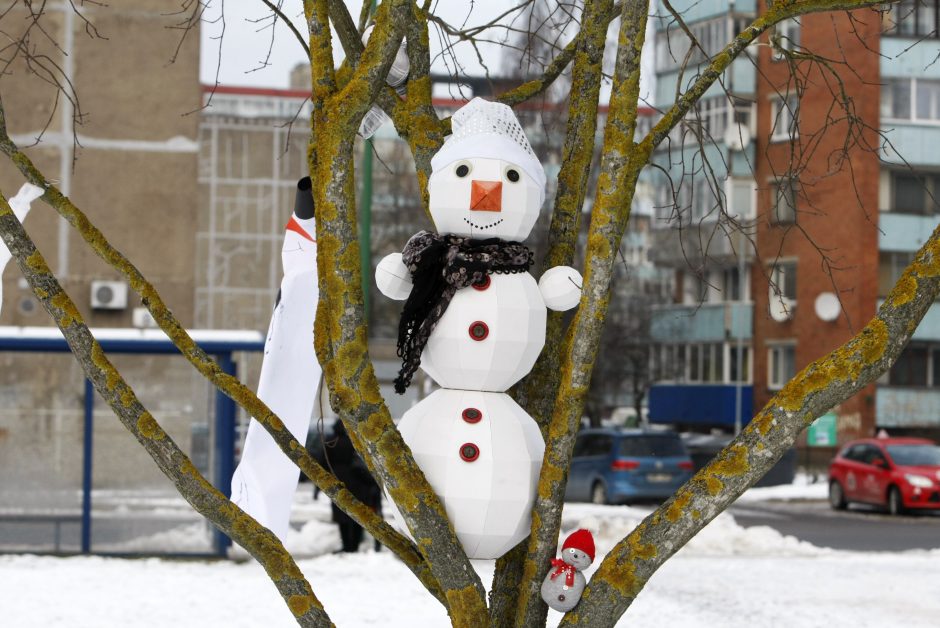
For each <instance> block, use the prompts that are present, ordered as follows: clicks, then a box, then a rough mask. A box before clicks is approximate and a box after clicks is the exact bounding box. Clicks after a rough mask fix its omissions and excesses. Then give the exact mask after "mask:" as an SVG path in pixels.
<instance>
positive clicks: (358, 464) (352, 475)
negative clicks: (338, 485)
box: [311, 419, 382, 552]
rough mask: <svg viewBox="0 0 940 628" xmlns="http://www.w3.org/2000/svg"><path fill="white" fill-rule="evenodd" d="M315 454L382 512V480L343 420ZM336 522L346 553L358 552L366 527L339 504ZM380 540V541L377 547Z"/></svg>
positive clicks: (360, 499)
mask: <svg viewBox="0 0 940 628" xmlns="http://www.w3.org/2000/svg"><path fill="white" fill-rule="evenodd" d="M311 455H313V457H314V458H315V459H316V460H317V461H318V462H319V463H320V464H321V465H323V466H324V467H325V468H327V469H328V470H331V471H332V472H333V475H335V476H336V479H338V480H339V481H340V482H342V483H343V484H345V485H346V488H347V489H348V490H349V492H351V493H352V494H353V495H354V496H355V497H356V499H358V500H359V501H361V502H362V503H364V504H365V505H367V506H369V507H370V508H372V509H373V510H375V511H376V512H379V513H381V504H382V492H381V490H380V489H379V485H378V483H377V482H376V481H375V479H374V478H373V477H372V475H371V474H370V473H369V469H368V468H367V467H366V464H365V462H363V460H362V458H361V457H360V456H359V454H358V453H356V450H355V448H353V444H352V441H351V440H350V439H349V434H347V433H346V427H345V426H344V425H343V422H342V421H340V420H339V419H337V420H336V422H335V423H334V424H333V432H332V434H331V435H330V437H328V438H327V439H325V440H324V442H323V446H322V447H320V448H319V450H318V451H313V452H311ZM331 506H332V509H333V521H334V522H335V523H336V525H337V526H338V527H339V535H340V539H341V540H342V543H343V549H342V551H343V552H357V551H359V545H360V544H361V543H362V539H363V529H362V526H360V525H359V524H358V523H356V521H355V520H353V518H352V517H350V516H349V515H347V514H346V513H345V512H343V511H342V510H340V509H339V508H338V507H337V506H336V504H335V503H333V504H331ZM378 548H379V543H378V542H376V550H378Z"/></svg>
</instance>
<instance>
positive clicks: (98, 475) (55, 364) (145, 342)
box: [0, 327, 264, 555]
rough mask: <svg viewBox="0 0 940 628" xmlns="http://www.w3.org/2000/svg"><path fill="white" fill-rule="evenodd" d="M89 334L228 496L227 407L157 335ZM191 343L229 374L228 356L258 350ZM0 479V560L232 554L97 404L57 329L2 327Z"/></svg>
mask: <svg viewBox="0 0 940 628" xmlns="http://www.w3.org/2000/svg"><path fill="white" fill-rule="evenodd" d="M92 332H93V333H94V335H95V337H96V338H97V339H98V341H99V342H100V343H101V345H102V348H103V349H104V351H105V352H106V353H107V354H108V355H109V358H110V359H111V360H112V361H113V362H114V363H115V365H116V366H117V368H118V370H119V371H120V372H121V373H122V374H123V375H124V376H125V378H126V379H127V381H128V383H129V384H130V385H131V386H132V387H133V388H134V390H135V392H136V393H137V395H138V397H139V398H140V400H141V402H142V403H143V404H144V406H145V407H147V409H148V410H150V412H151V413H153V415H154V416H155V417H156V418H157V420H158V421H159V422H160V424H161V425H162V426H163V427H164V429H165V430H166V431H167V433H168V434H169V435H170V436H171V437H172V438H173V439H174V441H175V442H176V443H177V444H178V445H179V446H180V448H181V449H183V451H185V452H186V453H187V454H188V455H189V456H190V457H191V458H192V461H193V463H194V464H195V466H196V467H197V468H198V469H199V470H200V471H201V472H203V474H205V475H206V476H207V477H208V478H209V479H210V480H211V481H212V483H213V484H214V485H215V486H216V487H217V488H218V489H219V490H221V491H222V492H224V493H225V494H226V495H228V493H229V481H230V478H231V475H232V470H233V468H234V457H235V448H236V438H237V436H236V434H237V429H236V426H237V423H238V422H237V421H236V415H237V413H236V406H235V403H234V402H233V401H231V400H230V399H229V398H227V397H226V396H224V395H223V394H221V393H219V392H217V391H216V390H215V389H214V387H212V386H211V384H209V383H208V382H207V381H206V380H205V379H204V378H202V376H201V375H199V374H198V373H197V372H196V371H195V370H194V369H193V368H192V366H191V365H189V363H188V362H186V360H185V359H184V358H183V357H182V356H181V355H179V353H178V351H177V350H176V348H175V347H174V346H173V344H172V343H171V342H170V341H169V339H168V338H167V337H166V336H165V335H164V334H163V332H162V331H160V330H138V329H94V330H92ZM190 335H191V336H192V337H193V338H194V340H195V341H196V342H197V343H198V344H199V345H200V346H201V347H202V348H203V349H204V350H205V351H206V353H208V354H209V355H211V356H213V358H214V359H215V360H216V361H217V362H218V364H219V365H220V366H221V368H222V369H223V370H224V371H225V372H227V373H230V374H233V375H237V374H238V373H237V371H238V370H239V368H238V363H237V362H236V357H238V358H239V359H240V360H242V361H243V362H244V361H248V360H250V359H251V358H252V354H254V356H255V360H256V361H257V357H258V354H259V353H260V352H261V351H263V349H264V336H263V335H262V334H261V333H258V332H242V331H236V332H230V331H214V330H212V331H192V332H190ZM242 370H244V368H243V369H242ZM243 419H245V420H246V418H245V417H243ZM243 422H244V421H243ZM0 478H2V479H0V552H24V551H25V552H53V553H65V554H68V553H96V554H186V555H224V554H225V552H226V549H227V547H228V545H229V541H228V539H227V538H225V537H224V536H223V535H222V534H221V533H218V532H217V531H215V530H214V528H212V527H211V526H210V525H209V524H208V523H207V522H206V521H205V520H204V519H203V518H202V517H201V516H199V515H198V513H196V512H195V511H193V510H192V508H191V507H190V506H189V505H188V504H187V503H186V502H185V501H184V500H183V499H182V497H180V495H179V494H178V493H177V491H176V489H175V488H174V487H173V485H172V484H171V483H170V481H169V480H168V479H167V478H166V477H165V476H163V475H162V474H161V473H160V472H159V470H158V469H157V467H156V465H155V464H154V463H153V461H152V460H151V459H150V457H149V456H148V455H147V453H146V452H145V451H144V449H143V448H142V447H140V445H139V444H138V443H136V441H134V439H133V437H132V436H131V435H130V433H128V432H127V430H126V429H125V428H124V427H123V426H122V425H121V424H120V422H119V421H118V420H117V418H116V417H114V415H113V413H112V412H111V410H110V408H109V407H108V406H107V405H106V404H105V403H104V402H103V401H102V400H101V399H100V398H98V396H97V395H96V394H95V391H94V389H93V387H92V385H91V382H89V381H87V380H86V379H85V378H84V375H83V373H82V371H81V369H80V367H79V366H78V364H77V362H76V361H75V359H74V358H73V356H72V355H70V354H69V349H68V346H67V345H66V343H65V340H64V338H63V337H62V336H61V334H60V333H59V331H58V329H56V328H23V327H0Z"/></svg>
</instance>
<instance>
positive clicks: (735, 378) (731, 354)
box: [727, 342, 751, 384]
mask: <svg viewBox="0 0 940 628" xmlns="http://www.w3.org/2000/svg"><path fill="white" fill-rule="evenodd" d="M727 346H728V358H729V359H728V381H729V383H732V384H735V383H737V382H739V381H740V382H741V383H742V384H750V383H751V348H750V347H741V364H742V367H743V368H741V369H738V347H737V345H736V344H735V343H733V342H731V343H728V345H727Z"/></svg>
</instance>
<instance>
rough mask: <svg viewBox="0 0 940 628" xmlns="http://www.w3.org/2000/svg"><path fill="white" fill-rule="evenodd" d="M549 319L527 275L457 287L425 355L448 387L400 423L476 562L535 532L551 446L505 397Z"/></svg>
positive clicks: (533, 355) (528, 365)
mask: <svg viewBox="0 0 940 628" xmlns="http://www.w3.org/2000/svg"><path fill="white" fill-rule="evenodd" d="M545 313H546V309H545V303H544V301H543V300H542V294H541V292H539V288H538V284H536V282H535V279H533V278H532V275H530V274H529V273H515V274H505V275H503V274H493V275H488V276H487V278H486V280H485V281H484V282H482V283H480V284H477V285H474V286H470V287H469V288H463V289H460V290H458V291H457V292H456V294H455V295H454V298H453V300H452V301H451V302H450V305H449V306H448V308H447V311H446V312H445V313H444V315H443V316H442V317H441V319H440V321H438V323H437V326H436V327H435V328H434V331H433V332H432V333H431V336H430V338H429V339H428V343H427V345H426V347H425V349H424V352H423V353H422V355H421V368H422V369H424V371H425V372H427V373H428V375H430V376H431V377H432V378H433V379H434V380H435V381H436V382H437V383H438V384H440V385H441V386H443V388H442V389H440V390H437V391H435V392H433V393H432V394H431V395H429V396H428V397H427V398H425V399H423V400H422V401H421V402H420V403H418V404H417V405H416V406H415V407H413V408H411V409H410V410H409V411H408V412H406V413H405V415H404V416H403V417H402V420H401V422H400V423H399V424H398V428H399V430H400V431H401V435H402V438H404V440H405V442H406V443H408V446H409V447H410V448H411V451H412V453H413V454H414V457H415V461H416V462H417V463H418V466H420V467H421V469H422V470H423V471H424V474H425V476H426V477H427V479H428V482H430V484H431V487H432V488H433V489H434V492H435V493H437V494H438V495H439V496H440V498H441V500H442V501H443V502H444V504H445V506H446V508H447V515H448V517H449V518H450V520H451V521H452V522H454V527H455V531H456V533H457V537H458V538H459V539H460V542H461V544H463V547H464V550H465V551H466V552H467V555H468V556H470V557H471V558H497V557H499V556H502V555H503V554H504V553H506V552H507V551H508V550H510V549H511V548H512V547H513V546H515V545H516V544H517V543H518V542H519V541H521V540H522V539H524V538H525V537H526V536H528V534H529V527H530V525H531V514H530V513H531V510H532V498H533V496H534V495H535V490H536V487H537V485H538V479H539V469H540V467H541V464H542V456H543V454H544V451H545V443H544V442H543V440H542V434H541V432H540V431H539V428H538V425H537V424H536V423H535V421H534V420H533V419H532V417H530V416H529V415H528V414H527V413H526V412H525V410H523V409H522V408H521V407H520V406H519V405H518V404H517V403H516V402H515V401H513V400H512V398H511V397H510V396H509V395H507V394H505V391H506V390H507V389H508V388H509V387H510V386H512V385H513V384H515V383H516V382H517V381H519V380H520V379H521V378H522V377H524V376H525V375H526V374H527V373H528V372H529V371H530V370H532V366H533V365H534V364H535V360H536V359H537V358H538V356H539V353H540V352H541V351H542V347H543V346H544V344H545Z"/></svg>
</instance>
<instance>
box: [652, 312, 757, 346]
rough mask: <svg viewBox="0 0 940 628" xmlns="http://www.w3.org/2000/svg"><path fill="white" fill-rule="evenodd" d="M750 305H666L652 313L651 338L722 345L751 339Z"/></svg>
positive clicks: (672, 341)
mask: <svg viewBox="0 0 940 628" xmlns="http://www.w3.org/2000/svg"><path fill="white" fill-rule="evenodd" d="M753 316H754V305H753V304H752V303H715V304H709V303H705V304H702V305H667V306H662V307H658V308H656V309H654V310H653V315H652V319H651V320H650V336H651V337H652V338H653V340H654V341H655V342H670V343H684V342H724V341H726V340H734V339H737V338H738V337H740V338H741V339H742V340H747V341H749V340H750V339H751V329H752V328H753V320H752V319H753Z"/></svg>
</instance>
